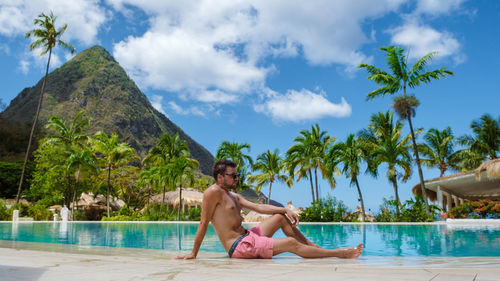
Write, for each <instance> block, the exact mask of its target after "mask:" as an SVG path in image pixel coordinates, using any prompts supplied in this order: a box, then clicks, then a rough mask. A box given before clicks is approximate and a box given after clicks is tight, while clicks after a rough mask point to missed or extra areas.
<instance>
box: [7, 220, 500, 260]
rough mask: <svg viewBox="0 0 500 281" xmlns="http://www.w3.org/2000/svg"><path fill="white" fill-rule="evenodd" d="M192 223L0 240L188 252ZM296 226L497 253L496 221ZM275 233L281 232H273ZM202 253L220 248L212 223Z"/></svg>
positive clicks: (27, 228)
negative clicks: (490, 223) (483, 223)
mask: <svg viewBox="0 0 500 281" xmlns="http://www.w3.org/2000/svg"><path fill="white" fill-rule="evenodd" d="M197 227H198V225H197V224H194V223H193V224H189V223H181V224H177V223H71V222H70V223H62V222H58V223H52V222H47V223H0V240H7V241H23V242H40V243H58V244H72V245H78V246H104V247H124V248H140V249H163V250H169V251H177V250H191V248H192V246H193V241H194V236H195V234H196V229H197ZM247 227H251V226H247ZM299 228H300V230H301V231H302V232H304V234H305V235H306V236H307V237H308V238H309V239H310V240H311V241H313V242H314V243H317V244H319V245H321V246H322V247H325V248H330V249H333V248H339V247H349V246H353V245H357V243H359V242H363V243H364V244H365V247H366V248H365V249H366V250H365V252H364V253H363V255H364V256H413V257H427V256H436V257H446V256H455V257H468V256H483V257H484V256H500V225H497V226H482V227H478V226H455V225H446V224H424V225H391V224H365V225H363V224H344V225H338V224H333V225H332V224H328V225H324V224H302V225H300V226H299ZM274 237H277V238H280V237H285V236H284V234H283V233H282V232H278V233H277V234H276V235H275V236H274ZM201 251H215V252H224V248H223V247H222V245H221V243H220V242H219V240H218V238H217V234H216V233H215V231H214V230H213V228H212V227H211V226H210V227H209V228H208V230H207V234H206V236H205V239H204V240H203V244H202V247H201Z"/></svg>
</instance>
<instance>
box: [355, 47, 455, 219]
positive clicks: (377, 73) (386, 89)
mask: <svg viewBox="0 0 500 281" xmlns="http://www.w3.org/2000/svg"><path fill="white" fill-rule="evenodd" d="M380 49H381V50H382V51H385V52H387V54H386V58H387V64H388V66H389V68H390V69H391V71H392V74H389V73H387V72H385V71H383V70H381V69H379V68H377V67H375V66H373V65H368V64H361V65H360V66H359V67H360V68H366V71H367V72H368V73H369V76H368V80H372V81H374V82H375V83H377V84H380V85H382V87H381V88H378V89H376V90H374V91H372V92H370V93H368V95H367V99H368V100H371V99H373V98H376V97H379V96H385V95H387V94H389V95H393V94H396V93H399V92H401V91H402V92H403V94H402V95H400V96H398V97H396V98H395V99H394V104H393V107H394V109H395V111H396V112H397V113H398V115H399V116H400V117H401V119H406V120H408V125H409V126H410V132H411V137H412V143H413V152H414V154H415V162H416V164H417V167H418V175H419V177H420V188H421V189H422V196H423V197H424V202H425V211H426V212H427V214H430V211H429V202H427V195H426V193H425V184H424V175H423V173H422V167H421V165H420V158H419V155H418V147H417V142H416V139H415V132H414V130H413V124H412V122H411V118H412V117H414V116H415V108H416V107H417V106H418V105H419V104H420V102H419V101H418V99H417V98H416V97H415V96H409V95H408V94H407V93H406V88H407V87H409V88H412V89H413V88H415V87H417V86H420V84H421V83H430V82H431V81H432V80H433V79H436V80H439V79H440V78H444V77H446V75H453V72H451V71H450V70H448V69H446V68H444V67H443V68H440V69H436V70H432V71H428V72H426V71H425V66H426V65H427V64H428V63H429V62H430V61H431V60H432V58H433V57H434V56H435V55H436V54H437V53H436V52H432V53H428V54H427V55H425V56H423V57H421V58H420V59H418V60H417V62H415V64H414V65H413V66H412V67H411V68H410V69H408V65H407V56H406V55H405V54H404V49H403V48H400V47H395V46H390V47H383V48H380Z"/></svg>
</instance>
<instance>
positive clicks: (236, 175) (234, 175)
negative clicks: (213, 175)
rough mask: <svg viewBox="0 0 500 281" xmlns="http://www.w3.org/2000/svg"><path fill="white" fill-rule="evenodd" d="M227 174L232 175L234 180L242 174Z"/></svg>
mask: <svg viewBox="0 0 500 281" xmlns="http://www.w3.org/2000/svg"><path fill="white" fill-rule="evenodd" d="M225 175H226V176H230V177H232V178H233V180H234V179H236V178H239V177H240V174H225Z"/></svg>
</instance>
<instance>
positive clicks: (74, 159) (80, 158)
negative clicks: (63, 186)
mask: <svg viewBox="0 0 500 281" xmlns="http://www.w3.org/2000/svg"><path fill="white" fill-rule="evenodd" d="M67 153H68V154H69V156H68V158H67V159H66V173H68V175H69V174H70V173H71V172H72V171H74V176H75V186H74V188H73V194H72V196H70V197H68V198H66V201H67V202H66V203H67V204H68V206H69V201H70V198H71V197H72V198H73V208H72V211H73V213H74V209H75V203H76V193H77V191H78V183H79V180H80V177H81V174H82V173H84V172H90V173H93V172H96V171H97V169H98V167H99V165H98V163H97V159H96V158H95V157H94V155H93V154H92V151H91V150H90V149H89V148H87V147H85V148H80V147H76V146H73V147H72V148H70V149H69V150H68V151H67Z"/></svg>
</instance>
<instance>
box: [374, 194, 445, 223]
mask: <svg viewBox="0 0 500 281" xmlns="http://www.w3.org/2000/svg"><path fill="white" fill-rule="evenodd" d="M397 206H398V203H397V201H396V200H387V199H385V198H384V202H383V203H382V205H380V212H379V213H378V214H377V215H376V216H375V218H376V221H378V222H431V221H434V217H435V216H436V215H437V213H438V208H437V207H436V206H434V205H429V208H430V215H427V214H426V212H425V203H424V201H423V199H422V197H420V196H416V197H415V198H414V199H413V198H412V199H409V200H406V201H405V203H403V204H402V205H401V208H400V213H399V215H398V213H397Z"/></svg>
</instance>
